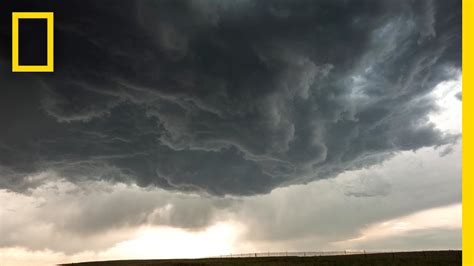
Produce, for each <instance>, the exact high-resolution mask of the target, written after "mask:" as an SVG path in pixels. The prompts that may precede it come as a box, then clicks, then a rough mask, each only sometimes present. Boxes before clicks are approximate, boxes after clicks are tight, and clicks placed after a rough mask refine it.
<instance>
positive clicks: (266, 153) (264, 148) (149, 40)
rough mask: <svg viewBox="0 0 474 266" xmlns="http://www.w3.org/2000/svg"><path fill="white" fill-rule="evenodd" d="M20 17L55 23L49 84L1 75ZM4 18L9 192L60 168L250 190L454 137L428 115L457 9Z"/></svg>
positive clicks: (193, 6)
mask: <svg viewBox="0 0 474 266" xmlns="http://www.w3.org/2000/svg"><path fill="white" fill-rule="evenodd" d="M12 11H54V12H55V24H56V29H55V34H56V35H55V38H56V39H55V45H56V51H55V59H56V62H55V72H54V73H51V74H45V73H39V74H24V73H11V72H10V69H8V67H5V66H9V65H11V63H10V57H11V54H10V51H9V50H8V49H9V48H10V40H11V36H10V32H11V28H10V27H11V21H10V15H9V14H10V13H11V12H12ZM0 13H2V14H1V18H2V21H1V25H2V26H0V32H1V33H0V34H1V40H0V41H1V47H3V48H1V49H2V50H1V56H2V59H1V69H0V72H1V77H0V84H1V85H0V86H1V87H2V89H1V90H2V92H1V93H2V94H1V97H0V123H1V125H2V128H3V130H1V131H0V176H1V178H0V188H4V189H9V190H13V191H26V190H27V189H28V188H31V187H34V186H38V185H39V183H40V182H41V181H40V180H35V179H32V178H30V177H31V175H32V174H35V173H38V172H41V171H54V172H56V173H57V174H58V175H60V176H63V177H65V178H67V179H68V180H69V181H71V182H74V183H76V182H82V181H90V180H107V181H111V182H124V183H130V184H137V185H138V186H141V187H154V186H156V187H160V188H164V189H168V190H178V191H193V192H196V191H197V192H204V193H209V194H212V195H219V196H221V195H228V194H232V195H254V194H261V193H268V192H270V191H271V190H273V189H274V188H277V187H281V186H287V185H290V184H301V183H308V182H310V181H314V180H319V179H327V178H330V177H334V176H336V175H338V174H340V173H342V172H345V171H348V170H356V169H361V168H364V167H368V166H371V165H374V164H377V163H380V162H382V161H384V160H386V159H387V158H390V157H392V156H393V155H394V154H396V153H397V152H400V151H408V150H417V149H420V148H423V147H437V146H440V145H445V144H450V143H454V142H455V141H456V140H457V139H458V138H459V136H458V135H455V134H450V133H445V132H442V131H440V130H439V129H437V128H436V127H435V125H434V124H433V123H431V122H430V121H429V119H428V115H429V114H430V113H431V112H434V111H436V109H437V105H436V103H435V101H434V100H433V99H432V98H430V92H431V91H432V89H433V88H434V87H435V86H436V85H437V84H438V83H440V82H441V81H444V80H447V79H452V78H453V76H452V73H453V69H455V70H456V69H457V70H459V69H460V68H461V49H460V48H461V1H329V0H328V1H318V2H315V1H263V0H262V1H246V0H241V1H204V0H203V1H125V2H120V3H118V2H117V1H100V2H97V1H78V0H71V1H68V5H64V4H63V3H59V2H58V1H7V2H5V3H2V4H1V5H0ZM380 184H382V183H380ZM382 185H383V184H382ZM382 185H381V186H382ZM388 189H389V187H388V188H385V187H383V188H382V192H379V191H378V190H379V188H378V187H377V188H374V190H377V191H376V192H371V191H369V193H372V194H374V193H375V194H376V195H378V193H382V194H384V193H386V191H387V190H388ZM348 193H349V194H352V195H355V196H357V195H361V194H360V192H359V191H350V192H348ZM372 194H371V195H372Z"/></svg>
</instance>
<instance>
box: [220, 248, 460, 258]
mask: <svg viewBox="0 0 474 266" xmlns="http://www.w3.org/2000/svg"><path fill="white" fill-rule="evenodd" d="M430 251H434V250H430ZM435 251H453V250H435ZM411 252H420V253H424V252H425V251H424V250H410V251H393V250H392V251H387V250H383V251H366V250H343V251H297V252H256V253H238V254H228V255H221V256H217V257H213V258H252V257H315V256H336V255H337V256H340V255H364V254H382V253H388V254H392V253H393V254H395V253H411Z"/></svg>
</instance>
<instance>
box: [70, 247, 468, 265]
mask: <svg viewBox="0 0 474 266" xmlns="http://www.w3.org/2000/svg"><path fill="white" fill-rule="evenodd" d="M461 257H462V256H461V251H424V252H397V253H379V254H367V255H363V254H361V255H345V256H317V257H257V258H212V259H178V260H123V261H102V262H83V263H74V264H63V265H75V266H99V265H104V266H139V265H140V266H142V265H143V266H152V265H176V266H178V265H180V266H184V265H194V266H197V265H200V266H205V265H254V266H256V265H270V266H284V265H285V266H286V265H324V266H346V265H347V266H359V265H360V266H367V265H368V266H392V265H409V266H412V265H413V266H424V265H430V266H445V265H446V266H448V265H449V266H451V265H453V266H454V265H461Z"/></svg>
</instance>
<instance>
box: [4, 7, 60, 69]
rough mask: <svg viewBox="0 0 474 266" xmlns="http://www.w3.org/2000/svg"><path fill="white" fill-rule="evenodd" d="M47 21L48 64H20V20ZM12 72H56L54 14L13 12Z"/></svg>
mask: <svg viewBox="0 0 474 266" xmlns="http://www.w3.org/2000/svg"><path fill="white" fill-rule="evenodd" d="M20 19H46V21H47V26H46V28H47V35H48V36H47V64H46V65H20V64H19V48H18V46H19V20H20ZM12 37H13V39H12V72H54V13H53V12H13V13H12Z"/></svg>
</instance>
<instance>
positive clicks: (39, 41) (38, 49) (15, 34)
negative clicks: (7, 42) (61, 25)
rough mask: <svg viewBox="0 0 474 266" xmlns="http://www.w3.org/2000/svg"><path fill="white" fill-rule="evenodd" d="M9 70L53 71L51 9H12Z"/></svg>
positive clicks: (52, 14) (52, 21)
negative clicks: (32, 10)
mask: <svg viewBox="0 0 474 266" xmlns="http://www.w3.org/2000/svg"><path fill="white" fill-rule="evenodd" d="M12 72H54V13H53V12H13V13H12Z"/></svg>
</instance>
